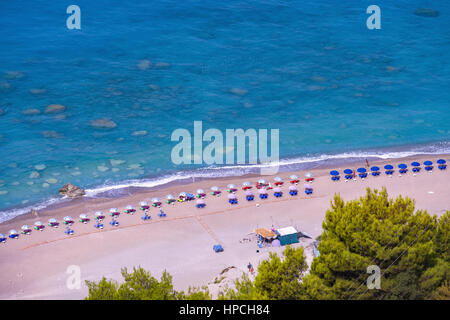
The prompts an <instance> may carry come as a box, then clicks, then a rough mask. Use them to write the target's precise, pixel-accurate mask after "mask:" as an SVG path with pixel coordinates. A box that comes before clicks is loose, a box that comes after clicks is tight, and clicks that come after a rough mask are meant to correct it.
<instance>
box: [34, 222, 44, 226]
mask: <svg viewBox="0 0 450 320" xmlns="http://www.w3.org/2000/svg"><path fill="white" fill-rule="evenodd" d="M34 225H35V226H36V227H41V226H43V225H44V224H43V223H42V222H41V221H36V222H35V223H34Z"/></svg>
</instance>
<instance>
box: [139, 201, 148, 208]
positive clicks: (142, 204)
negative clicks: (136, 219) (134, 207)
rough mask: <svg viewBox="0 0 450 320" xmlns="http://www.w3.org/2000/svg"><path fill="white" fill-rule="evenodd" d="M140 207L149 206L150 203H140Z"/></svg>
mask: <svg viewBox="0 0 450 320" xmlns="http://www.w3.org/2000/svg"><path fill="white" fill-rule="evenodd" d="M139 205H140V206H141V207H145V206H148V202H147V201H141V202H139Z"/></svg>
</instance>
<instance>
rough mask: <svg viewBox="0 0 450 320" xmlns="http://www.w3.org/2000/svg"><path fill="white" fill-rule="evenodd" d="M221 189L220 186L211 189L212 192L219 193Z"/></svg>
mask: <svg viewBox="0 0 450 320" xmlns="http://www.w3.org/2000/svg"><path fill="white" fill-rule="evenodd" d="M219 190H220V188H219V187H218V186H213V187H211V191H219Z"/></svg>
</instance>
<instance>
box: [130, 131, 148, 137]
mask: <svg viewBox="0 0 450 320" xmlns="http://www.w3.org/2000/svg"><path fill="white" fill-rule="evenodd" d="M146 134H147V131H146V130H141V131H135V132H133V133H132V135H133V136H145V135H146Z"/></svg>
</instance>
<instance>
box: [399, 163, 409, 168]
mask: <svg viewBox="0 0 450 320" xmlns="http://www.w3.org/2000/svg"><path fill="white" fill-rule="evenodd" d="M398 167H399V168H400V169H406V168H407V167H408V166H407V165H406V164H404V163H400V164H399V165H398Z"/></svg>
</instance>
